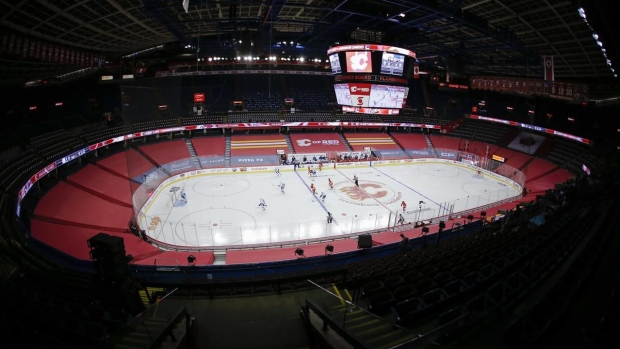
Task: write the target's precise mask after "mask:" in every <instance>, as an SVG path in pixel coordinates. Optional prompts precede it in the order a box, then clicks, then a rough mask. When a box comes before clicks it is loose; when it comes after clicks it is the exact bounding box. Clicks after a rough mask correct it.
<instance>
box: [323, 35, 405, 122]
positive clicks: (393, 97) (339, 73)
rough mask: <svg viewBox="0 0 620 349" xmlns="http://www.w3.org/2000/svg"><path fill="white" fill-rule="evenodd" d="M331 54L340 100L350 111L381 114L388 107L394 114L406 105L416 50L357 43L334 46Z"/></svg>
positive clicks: (328, 52) (336, 88) (335, 86)
mask: <svg viewBox="0 0 620 349" xmlns="http://www.w3.org/2000/svg"><path fill="white" fill-rule="evenodd" d="M327 54H328V57H329V63H330V67H331V70H332V74H333V75H335V80H336V81H335V82H334V92H335V94H336V101H337V103H338V104H339V105H341V106H343V107H344V106H346V107H347V108H346V111H353V112H360V113H364V112H367V111H368V110H372V111H373V113H381V109H385V110H386V111H387V110H389V114H392V113H394V110H397V109H402V108H404V107H405V106H406V102H407V95H408V92H409V88H408V86H407V85H408V83H409V78H410V77H412V74H413V73H412V72H413V69H414V65H415V62H416V57H415V53H414V52H412V51H410V50H407V49H403V48H399V47H394V46H387V45H374V44H354V45H342V46H335V47H331V48H329V49H328V50H327ZM351 107H352V108H351ZM343 110H344V109H343Z"/></svg>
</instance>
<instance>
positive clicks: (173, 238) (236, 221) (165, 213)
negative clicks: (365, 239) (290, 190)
mask: <svg viewBox="0 0 620 349" xmlns="http://www.w3.org/2000/svg"><path fill="white" fill-rule="evenodd" d="M425 151H426V152H427V153H428V152H431V151H430V150H429V149H427V150H425ZM434 152H435V154H437V156H438V157H437V158H435V157H433V158H426V159H422V160H421V161H420V162H421V164H424V165H425V166H426V165H429V164H431V166H434V165H433V164H434V163H439V164H444V163H445V164H446V165H450V166H451V167H450V170H449V171H448V172H450V173H449V174H450V175H451V176H452V175H454V176H460V177H461V179H460V180H461V181H463V180H464V181H465V182H464V183H465V184H463V185H464V187H463V188H462V191H464V192H466V193H471V195H467V196H463V197H460V198H457V199H450V200H447V201H439V200H437V199H436V198H435V201H433V200H430V199H428V200H426V199H425V200H424V201H420V202H419V203H418V202H414V203H411V202H409V206H408V207H407V209H405V210H400V209H398V206H397V205H398V204H397V203H396V204H394V203H392V204H391V205H390V206H386V205H385V204H381V203H379V205H381V206H383V207H384V208H385V209H384V210H381V209H380V208H378V207H377V205H375V206H374V207H373V206H364V205H361V206H359V207H357V208H356V209H355V214H356V215H348V216H346V215H339V216H337V217H334V220H333V222H332V223H329V222H327V220H326V219H319V220H303V219H302V220H297V219H296V218H294V217H282V216H281V214H280V215H277V216H276V215H274V213H272V212H270V211H269V210H267V213H266V215H264V217H263V219H262V221H263V222H265V223H261V222H260V220H259V221H257V220H256V219H255V218H254V217H251V216H249V215H248V214H246V216H247V217H245V216H244V215H243V212H242V211H239V212H237V213H234V215H233V216H230V215H231V213H230V212H229V211H230V210H228V211H226V210H227V209H226V207H220V208H218V207H215V208H211V207H209V210H203V211H204V214H199V213H195V212H194V213H189V212H186V214H184V215H182V214H179V213H178V212H184V211H179V210H173V208H174V207H177V203H178V202H179V200H182V198H183V197H182V194H180V193H181V192H183V186H184V185H185V184H184V183H186V182H187V181H189V180H191V179H192V178H196V181H201V182H200V183H201V185H202V186H204V187H205V188H207V189H208V190H209V197H211V198H212V199H214V200H216V201H217V198H218V195H225V194H226V195H232V194H238V193H242V192H243V191H244V190H245V189H247V187H248V186H249V184H248V182H247V180H245V179H243V178H242V177H236V178H235V179H234V180H230V181H229V182H226V183H223V182H222V183H220V182H218V181H217V180H215V179H213V178H212V177H202V176H203V175H205V174H215V175H217V174H219V173H221V174H222V175H225V176H230V175H231V174H232V173H234V172H236V173H239V172H245V171H255V170H256V171H259V172H261V171H262V172H263V173H265V171H270V170H269V167H266V166H262V167H261V166H259V167H247V168H246V167H240V168H215V167H214V168H204V169H200V170H193V171H191V170H190V171H189V172H184V173H182V174H181V172H176V173H178V174H177V175H173V176H172V177H170V176H169V175H167V174H165V173H164V172H166V173H173V172H172V171H173V170H174V171H181V167H179V166H180V165H178V163H175V164H176V166H172V165H169V166H167V167H166V171H163V170H162V169H159V170H155V171H153V172H152V173H151V174H149V175H146V176H143V177H140V178H139V179H141V180H144V181H143V182H142V184H141V185H140V186H139V188H137V190H135V191H134V197H133V198H134V205H135V206H134V209H135V210H136V212H138V215H137V223H138V225H139V226H140V228H141V229H143V230H144V231H145V233H146V236H147V237H148V238H149V239H150V240H151V242H152V243H154V244H156V245H159V246H160V247H162V248H167V249H174V250H194V251H195V250H200V249H213V248H229V247H232V248H241V247H249V248H252V247H257V246H264V245H274V246H275V245H284V244H290V243H293V242H298V241H304V242H319V241H325V240H330V239H337V238H346V237H349V236H353V235H357V234H360V233H366V232H378V231H385V230H395V231H399V230H403V229H408V228H409V225H410V224H414V225H416V226H418V225H420V224H432V223H438V222H439V221H442V220H448V219H450V218H455V217H459V216H463V215H468V214H470V213H472V212H477V211H483V210H485V209H487V208H490V207H493V206H498V205H500V204H503V203H505V202H510V201H513V200H515V199H517V198H519V197H521V195H522V185H523V183H524V182H525V176H524V174H523V173H522V172H521V171H519V170H518V169H516V168H514V167H511V166H509V165H506V164H505V163H500V162H497V161H492V160H490V159H488V158H486V157H481V156H478V155H475V154H471V153H466V152H461V151H457V150H450V149H434ZM408 155H409V156H412V157H413V155H415V154H409V153H408ZM418 161H419V160H417V159H415V158H407V159H400V160H398V159H397V160H379V161H375V162H374V163H371V162H367V163H360V165H366V166H373V167H375V168H376V169H377V171H383V170H384V169H385V168H384V167H382V166H381V165H393V164H401V163H402V165H403V166H406V165H407V164H408V163H416V162H418ZM180 163H182V164H183V165H184V166H186V167H187V166H190V165H192V164H193V163H192V162H189V161H182V162H180ZM213 165H214V166H216V165H217V164H213ZM183 168H185V167H183ZM432 170H433V169H430V168H429V169H428V170H427V171H430V172H428V173H426V175H427V176H431V177H432V176H436V175H437V174H436V172H434V171H432ZM435 170H436V171H439V170H437V169H435ZM342 171H346V167H345V168H344V169H343V170H342ZM442 171H443V172H446V171H445V170H442ZM437 173H439V172H437ZM446 173H447V172H446ZM444 174H445V173H444ZM304 175H305V174H304ZM463 175H465V176H470V177H472V178H471V179H468V178H465V179H463V178H462V177H463ZM401 184H402V185H405V186H406V184H403V183H401ZM272 185H273V186H276V184H272ZM207 189H204V190H207ZM276 189H277V188H275V189H274V190H276ZM175 190H176V192H175ZM196 190H198V192H196V193H193V195H194V197H195V196H196V194H199V195H205V194H204V193H202V192H200V190H202V189H195V188H194V191H196ZM278 193H279V191H278ZM328 194H329V196H330V197H333V196H334V195H332V194H331V193H328ZM444 194H445V193H444ZM446 195H447V194H446ZM373 204H375V203H374V202H373ZM139 205H142V206H139ZM326 205H327V204H326ZM218 210H219V211H218ZM207 211H208V212H207ZM216 211H217V212H216ZM173 212H176V213H175V214H172V213H173ZM235 212H236V211H235ZM227 215H228V216H227ZM207 216H208V217H207ZM300 216H303V214H301V215H300ZM244 217H245V218H244ZM314 217H316V215H315V216H314ZM275 221H279V222H278V223H271V222H275ZM287 221H288V222H287ZM267 223H268V224H267Z"/></svg>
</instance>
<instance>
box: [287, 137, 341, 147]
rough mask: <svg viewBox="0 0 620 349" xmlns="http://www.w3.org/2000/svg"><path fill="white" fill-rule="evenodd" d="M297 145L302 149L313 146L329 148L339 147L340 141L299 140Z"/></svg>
mask: <svg viewBox="0 0 620 349" xmlns="http://www.w3.org/2000/svg"><path fill="white" fill-rule="evenodd" d="M297 145H298V146H300V147H310V146H313V145H327V146H334V145H335V146H339V145H340V141H339V140H337V139H323V140H314V141H313V140H310V139H306V138H304V139H298V140H297Z"/></svg>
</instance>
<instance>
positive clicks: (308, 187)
mask: <svg viewBox="0 0 620 349" xmlns="http://www.w3.org/2000/svg"><path fill="white" fill-rule="evenodd" d="M295 174H296V175H297V177H299V179H300V180H301V182H302V183H303V184H304V185H305V186H306V188H307V189H308V191H309V192H310V195H312V196H314V197H315V198H316V201H317V202H318V203H319V205H321V207H323V210H325V212H327V213H329V211H328V210H327V207H325V205H323V203H322V202H321V200H320V199H319V198H318V197H317V196H316V195H314V194H313V193H312V189H310V186H308V183H306V181H304V179H303V178H301V175H300V174H299V172H297V171H295ZM333 217H334V215H332V221H334V223H336V225H338V221H337V220H336V218H333Z"/></svg>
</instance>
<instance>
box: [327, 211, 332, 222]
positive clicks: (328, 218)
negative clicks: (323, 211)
mask: <svg viewBox="0 0 620 349" xmlns="http://www.w3.org/2000/svg"><path fill="white" fill-rule="evenodd" d="M333 220H334V216H332V214H331V212H327V223H331V222H332V221H333Z"/></svg>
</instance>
